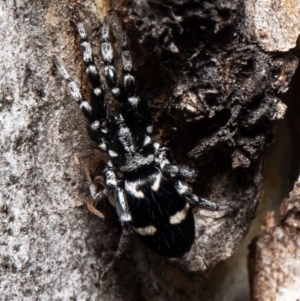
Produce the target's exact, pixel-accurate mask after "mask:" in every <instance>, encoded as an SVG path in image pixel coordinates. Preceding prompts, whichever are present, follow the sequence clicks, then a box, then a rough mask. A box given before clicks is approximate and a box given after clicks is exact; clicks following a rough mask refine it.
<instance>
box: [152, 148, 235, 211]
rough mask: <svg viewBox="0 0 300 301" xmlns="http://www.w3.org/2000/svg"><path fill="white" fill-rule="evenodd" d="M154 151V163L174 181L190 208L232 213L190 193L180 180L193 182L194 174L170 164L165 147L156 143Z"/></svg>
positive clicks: (226, 208)
mask: <svg viewBox="0 0 300 301" xmlns="http://www.w3.org/2000/svg"><path fill="white" fill-rule="evenodd" d="M154 149H155V156H156V163H157V164H159V166H160V168H161V170H162V171H163V172H164V173H166V174H167V175H169V176H170V177H171V178H173V179H174V181H175V188H176V190H177V192H178V193H179V195H181V196H183V197H184V198H185V200H186V201H187V202H188V203H189V204H190V205H191V206H198V207H201V208H202V209H206V210H209V211H224V215H226V214H228V212H231V211H232V208H231V207H229V206H226V205H218V204H216V203H214V202H211V201H209V200H206V199H203V198H199V197H197V196H196V195H194V194H193V193H191V191H190V189H189V187H188V185H187V184H186V183H185V181H182V180H181V178H183V179H184V180H186V181H193V180H194V176H195V172H194V171H192V170H190V169H187V168H180V167H178V166H176V165H173V164H170V161H171V156H170V153H169V150H168V149H167V148H166V147H164V146H160V145H159V144H158V143H155V144H154Z"/></svg>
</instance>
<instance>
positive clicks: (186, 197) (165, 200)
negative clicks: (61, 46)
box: [54, 12, 229, 258]
mask: <svg viewBox="0 0 300 301" xmlns="http://www.w3.org/2000/svg"><path fill="white" fill-rule="evenodd" d="M75 20H76V25H77V29H78V33H79V36H80V40H81V47H82V54H83V60H84V63H85V65H86V73H87V76H88V79H89V81H90V84H91V88H92V92H91V99H90V103H88V102H87V101H85V100H84V99H83V98H82V95H81V93H80V91H79V88H78V86H77V85H76V83H75V82H74V81H73V80H72V79H71V78H70V76H69V74H68V73H67V71H66V70H65V69H64V67H62V66H61V65H60V63H59V62H58V60H57V58H56V57H54V62H55V64H56V66H57V67H58V69H59V70H60V72H61V73H62V75H63V77H64V79H65V80H66V81H67V83H68V87H69V90H70V92H71V95H72V97H73V99H74V100H75V101H76V102H77V104H78V105H79V106H80V108H81V110H82V112H83V114H84V116H85V117H86V119H87V120H88V132H89V135H90V137H91V139H92V140H93V141H95V142H96V143H97V146H98V147H99V149H100V150H101V151H102V153H104V154H106V155H107V156H106V157H107V160H106V162H107V167H106V168H105V169H104V171H103V175H104V182H103V185H104V189H103V190H101V191H100V192H97V191H96V190H97V189H96V184H95V181H93V180H92V179H91V177H90V175H89V172H88V171H87V176H88V178H89V182H90V192H91V197H92V201H89V202H88V207H89V209H90V210H91V211H92V212H93V213H95V214H97V215H98V216H100V217H103V215H102V213H101V212H99V211H97V209H96V208H95V207H94V203H95V202H98V201H100V200H102V199H103V198H107V197H108V198H109V199H110V201H111V202H112V203H113V205H115V207H116V211H117V214H118V217H119V219H120V222H121V224H122V226H123V232H122V236H121V239H120V243H119V247H118V251H117V252H116V255H118V254H120V253H121V252H122V251H123V249H124V246H126V244H127V241H128V236H129V234H130V233H131V232H132V231H133V232H135V233H136V234H137V235H138V236H139V237H140V239H141V240H142V241H143V242H144V243H145V244H146V245H147V246H148V248H149V249H150V250H152V251H153V252H155V253H157V254H159V255H162V256H166V257H172V258H180V257H182V256H183V255H184V254H186V253H187V252H188V251H189V250H190V248H191V246H192V244H193V241H194V237H195V225H194V217H193V213H192V209H191V206H190V205H192V206H195V205H197V206H201V207H202V208H205V209H207V210H212V211H215V210H227V209H229V207H228V206H219V205H217V204H215V203H213V202H210V201H208V200H205V199H203V198H198V197H197V196H196V195H194V194H193V193H192V192H191V190H190V188H189V187H188V185H187V184H186V181H193V178H194V172H193V171H192V170H189V169H188V168H183V167H178V166H176V165H173V164H172V163H173V162H172V159H171V156H170V154H169V150H168V149H167V148H166V147H164V146H162V145H160V144H159V143H157V142H152V141H151V137H150V136H149V135H150V134H151V133H152V122H151V117H150V113H149V110H148V106H147V104H146V103H145V102H143V101H142V100H141V99H140V98H139V97H138V96H137V95H136V87H135V79H134V77H133V75H132V74H131V72H132V61H131V56H130V52H129V51H128V49H127V38H126V34H125V33H123V41H122V64H123V86H120V87H119V86H118V80H117V73H116V70H115V67H114V64H113V49H112V45H111V43H110V41H109V25H108V21H107V18H105V19H104V23H103V27H102V34H101V40H102V45H101V53H102V58H103V62H104V64H105V67H104V74H105V77H106V82H107V84H108V86H109V88H110V92H111V94H112V95H113V96H114V97H115V99H116V100H117V101H118V102H119V103H120V109H119V112H115V111H108V112H107V108H106V97H105V91H104V86H103V84H102V82H101V79H100V76H99V74H98V71H97V68H96V66H95V64H94V59H93V55H92V50H91V45H90V43H89V42H88V39H87V36H86V32H85V29H84V26H83V24H82V22H81V19H80V17H79V14H78V12H75ZM104 160H105V158H104ZM87 169H88V168H87ZM87 169H86V170H87Z"/></svg>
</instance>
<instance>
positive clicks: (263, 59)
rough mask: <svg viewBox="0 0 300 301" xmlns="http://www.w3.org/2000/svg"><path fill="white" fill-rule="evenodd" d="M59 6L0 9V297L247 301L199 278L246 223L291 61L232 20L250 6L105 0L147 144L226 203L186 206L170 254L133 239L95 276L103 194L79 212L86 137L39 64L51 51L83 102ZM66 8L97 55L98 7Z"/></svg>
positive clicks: (75, 49)
mask: <svg viewBox="0 0 300 301" xmlns="http://www.w3.org/2000/svg"><path fill="white" fill-rule="evenodd" d="M70 2H71V1H59V2H57V1H26V0H25V1H9V0H7V1H2V2H1V3H0V16H1V23H0V29H1V30H0V41H1V43H0V45H1V47H0V100H1V108H0V128H1V131H0V139H1V157H0V175H1V177H0V187H1V189H0V218H1V224H0V233H1V236H0V295H1V298H2V299H3V300H105V301H111V300H174V301H176V300H218V301H220V300H246V299H245V298H243V297H242V298H241V299H238V298H239V296H236V293H235V292H234V291H231V290H229V289H228V290H226V289H225V290H224V289H223V288H222V284H223V283H225V282H224V280H222V279H220V274H219V275H217V276H214V275H216V274H218V270H216V269H215V270H214V272H213V274H212V276H211V277H207V276H205V277H203V276H204V273H207V272H208V271H210V270H211V269H212V268H213V267H214V266H215V265H216V264H217V263H218V262H219V261H221V260H224V259H226V258H228V257H229V256H231V255H232V254H233V252H234V251H235V250H236V249H237V247H238V246H239V244H240V243H241V241H242V239H243V238H244V237H245V235H246V233H247V231H248V229H249V226H250V223H251V221H252V219H253V217H254V214H255V209H256V207H257V204H258V201H259V197H260V194H261V184H262V166H263V163H262V162H263V156H264V153H265V151H266V148H267V147H268V145H269V144H270V142H271V140H272V131H273V126H274V123H275V121H276V120H277V119H278V118H281V117H282V115H283V114H282V112H283V111H284V105H283V104H282V103H281V102H280V101H279V98H280V97H281V96H282V94H283V92H284V91H285V89H286V87H287V84H288V83H289V81H290V79H291V76H292V74H293V73H294V70H295V68H296V66H297V59H296V58H295V56H294V55H293V54H290V53H276V55H271V54H269V53H266V52H264V51H262V50H261V48H259V47H258V46H257V42H258V38H257V37H256V36H255V35H254V36H253V35H252V34H251V32H250V29H249V24H250V23H249V22H250V21H247V22H248V23H247V22H246V21H244V20H246V18H244V17H245V14H246V11H247V10H246V8H247V7H248V6H247V5H250V6H251V3H252V2H251V1H246V2H245V5H244V1H237V0H236V1H229V0H228V1H224V0H222V1H221V0H220V1H207V2H205V3H204V2H202V1H175V0H174V1H164V2H163V3H162V2H156V1H138V0H134V1H128V2H127V1H124V2H123V1H111V3H110V4H111V7H112V8H113V10H111V13H110V22H111V25H112V31H113V33H114V36H115V37H116V39H115V40H116V41H117V40H118V37H119V36H120V31H121V30H120V28H121V27H120V22H123V23H124V24H125V26H126V28H127V31H128V35H129V40H130V45H131V47H130V48H131V49H132V56H133V61H134V69H135V73H136V74H135V76H136V78H138V92H139V93H140V95H141V97H142V98H143V99H145V100H146V101H148V103H149V106H150V107H151V110H152V111H153V114H154V119H155V120H156V122H155V130H154V138H155V139H157V140H158V141H159V142H162V143H164V144H166V145H167V146H168V147H169V148H170V149H171V151H172V153H173V155H174V158H175V161H176V162H177V163H178V164H187V165H190V166H193V167H194V168H196V169H197V170H198V171H199V177H198V178H197V182H196V183H195V184H194V187H193V189H194V191H195V192H196V193H197V194H198V195H201V196H203V197H206V198H209V199H210V200H213V201H215V202H217V203H220V204H229V205H232V206H234V207H238V211H237V213H236V214H235V215H233V216H227V217H224V218H217V216H212V215H211V214H209V213H208V212H205V211H203V210H195V219H196V233H197V234H196V240H195V244H194V246H193V247H192V250H191V251H190V253H189V254H188V255H187V257H186V258H184V259H182V260H179V261H168V260H166V259H163V258H159V257H158V256H155V255H153V254H151V253H150V252H149V251H147V250H146V249H145V248H144V246H142V245H141V244H140V242H139V241H138V240H137V239H136V238H133V242H132V247H131V250H130V251H129V252H128V254H127V256H126V257H124V258H122V260H120V261H119V262H118V264H117V265H116V266H115V267H114V268H113V270H112V271H111V272H110V273H109V274H108V275H106V277H105V278H104V279H102V280H101V281H100V276H101V274H102V271H103V270H104V269H105V266H106V265H107V263H108V262H109V260H110V259H111V256H112V254H113V252H114V251H115V250H116V248H117V245H118V240H119V237H120V233H121V229H120V226H119V224H118V221H117V218H116V215H115V213H114V209H113V208H112V207H111V206H110V205H109V203H108V202H103V204H102V205H101V210H102V211H103V212H104V213H105V216H106V219H105V220H100V219H99V218H98V217H96V216H93V215H92V214H90V213H89V212H88V211H87V209H86V207H85V202H86V200H87V198H88V189H87V187H86V185H85V182H86V180H85V178H84V175H83V172H82V169H80V167H79V166H77V165H75V163H74V160H73V154H74V153H75V152H78V151H84V150H86V149H89V148H92V147H95V145H93V143H92V142H91V141H90V139H89V138H88V136H87V133H86V131H85V121H84V119H83V117H82V116H81V113H80V111H79V109H78V108H77V107H76V104H74V103H72V101H71V98H70V97H69V95H68V93H67V90H66V85H65V84H62V79H61V77H60V76H59V75H58V74H57V71H56V70H55V68H54V66H53V63H52V59H51V57H52V55H53V54H56V55H57V56H58V58H59V60H60V61H61V62H62V63H63V65H64V66H65V67H66V69H67V70H68V71H69V73H70V74H71V75H72V77H73V78H74V79H75V80H76V81H77V83H78V84H79V86H80V88H81V89H82V92H83V94H84V95H85V97H86V98H88V92H89V88H88V83H87V80H86V77H85V75H84V66H83V63H82V60H81V53H80V47H79V41H78V38H77V36H76V31H75V28H74V26H73V25H72V22H71V14H70V9H69V7H68V5H69V3H70ZM75 2H76V4H77V5H78V7H79V9H80V11H81V13H82V16H83V17H84V22H85V25H86V29H87V32H88V33H89V36H90V40H91V42H92V45H93V50H94V53H95V54H98V49H99V42H100V41H99V28H100V25H101V22H102V20H103V16H104V15H106V14H107V11H108V7H109V5H108V3H106V2H104V1H100V0H95V1H91V2H89V3H86V2H83V1H82V3H81V4H80V1H72V3H75ZM254 2H255V1H253V3H254ZM247 17H248V19H247V20H252V18H251V10H248V11H247ZM286 17H287V16H286ZM120 20H121V21H120ZM293 20H295V19H293ZM251 24H252V23H251ZM253 24H254V25H253ZM253 24H252V25H251V26H250V27H251V30H252V29H253V26H255V24H256V23H255V22H254V23H253ZM270 26H271V25H270ZM295 26H298V27H297V28H299V23H297V24H296V25H295ZM271 27H272V26H271ZM271 34H272V36H273V35H274V34H275V35H276V32H275V33H274V32H271V31H270V36H271ZM281 38H282V41H281V43H282V44H284V43H285V42H284V35H281ZM275 44H276V43H275ZM119 46H120V45H119V44H118V42H116V43H115V47H116V50H117V51H116V53H117V52H118V49H119V48H118V47H119ZM282 49H283V48H280V50H282ZM276 50H278V49H277V48H273V49H272V48H270V47H269V48H268V51H276ZM97 57H98V55H97ZM96 62H97V64H98V65H99V66H101V62H100V60H99V59H97V61H96ZM116 64H117V67H118V68H120V66H119V65H120V62H119V61H118V60H117V62H116ZM99 173H101V171H99ZM188 272H194V273H193V274H189V273H188ZM221 273H223V272H222V271H221ZM221 275H222V274H221ZM214 277H215V278H214ZM225 278H226V276H225V274H224V279H225ZM216 279H218V281H219V282H218V288H219V289H216V286H217V285H216V283H215V281H216ZM240 296H243V292H241V293H240ZM2 299H1V300H2Z"/></svg>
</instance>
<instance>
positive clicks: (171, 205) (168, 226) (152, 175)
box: [124, 167, 195, 258]
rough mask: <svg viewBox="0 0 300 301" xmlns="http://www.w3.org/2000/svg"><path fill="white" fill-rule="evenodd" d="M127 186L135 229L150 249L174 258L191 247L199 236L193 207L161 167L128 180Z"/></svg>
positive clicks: (127, 195)
mask: <svg viewBox="0 0 300 301" xmlns="http://www.w3.org/2000/svg"><path fill="white" fill-rule="evenodd" d="M124 188H125V189H124V191H125V194H126V198H127V202H128V206H129V209H130V213H131V216H132V228H133V230H134V231H135V232H136V233H137V234H138V236H139V237H140V239H141V240H142V241H143V242H144V243H145V244H146V245H147V247H148V248H149V249H150V250H152V251H153V252H154V253H156V254H158V255H161V256H165V257H170V258H180V257H182V256H183V255H184V254H185V253H187V252H188V251H189V250H190V248H191V246H192V244H193V242H194V236H195V226H194V217H193V213H192V210H191V208H190V206H189V204H188V203H187V202H186V201H185V199H184V198H183V197H182V196H180V195H179V194H178V192H177V191H176V189H175V188H174V185H173V183H172V182H171V181H170V180H169V179H168V178H167V177H166V176H165V175H164V174H163V173H162V172H161V171H160V170H159V169H158V168H156V167H153V168H152V169H151V170H150V171H148V173H147V174H145V175H144V176H143V177H141V176H139V178H138V179H136V180H126V181H125V184H124Z"/></svg>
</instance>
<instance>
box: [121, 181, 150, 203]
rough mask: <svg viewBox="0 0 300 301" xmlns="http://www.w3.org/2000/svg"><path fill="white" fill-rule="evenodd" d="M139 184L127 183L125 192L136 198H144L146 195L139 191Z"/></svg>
mask: <svg viewBox="0 0 300 301" xmlns="http://www.w3.org/2000/svg"><path fill="white" fill-rule="evenodd" d="M137 184H138V183H133V182H127V181H126V182H125V190H126V191H128V192H129V193H130V194H132V195H133V196H134V197H136V198H140V199H142V198H144V197H145V195H144V193H143V191H141V190H137Z"/></svg>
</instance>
